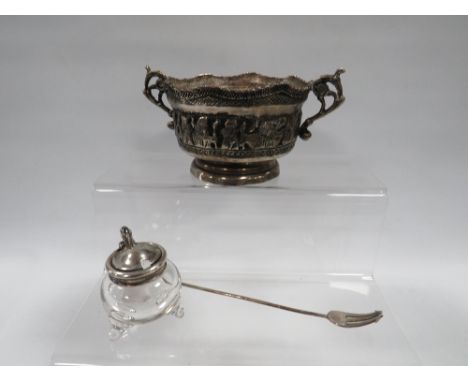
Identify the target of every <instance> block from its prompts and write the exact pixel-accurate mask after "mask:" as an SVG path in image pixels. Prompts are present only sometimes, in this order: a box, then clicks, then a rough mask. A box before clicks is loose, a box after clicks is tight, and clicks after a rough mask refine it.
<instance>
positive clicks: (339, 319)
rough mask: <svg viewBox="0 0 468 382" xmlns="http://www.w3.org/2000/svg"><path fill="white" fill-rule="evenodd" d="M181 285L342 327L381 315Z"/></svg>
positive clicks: (365, 321)
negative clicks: (300, 305)
mask: <svg viewBox="0 0 468 382" xmlns="http://www.w3.org/2000/svg"><path fill="white" fill-rule="evenodd" d="M182 285H183V286H184V287H186V288H192V289H197V290H201V291H203V292H209V293H214V294H218V295H221V296H225V297H231V298H236V299H238V300H244V301H249V302H253V303H255V304H260V305H266V306H270V307H272V308H276V309H281V310H287V311H288V312H293V313H298V314H305V315H307V316H314V317H319V318H325V319H327V320H328V321H330V322H331V323H332V324H335V325H337V326H340V327H342V328H358V327H360V326H365V325H369V324H372V323H374V322H378V321H379V320H380V319H381V318H382V317H383V314H382V312H381V311H380V310H376V311H374V312H372V313H362V314H357V313H348V312H341V311H338V310H331V311H330V312H328V313H327V314H324V313H317V312H312V311H310V310H303V309H298V308H293V307H290V306H286V305H281V304H276V303H274V302H269V301H265V300H260V299H258V298H253V297H247V296H243V295H240V294H236V293H230V292H224V291H221V290H217V289H212V288H207V287H203V286H199V285H194V284H189V283H186V282H182Z"/></svg>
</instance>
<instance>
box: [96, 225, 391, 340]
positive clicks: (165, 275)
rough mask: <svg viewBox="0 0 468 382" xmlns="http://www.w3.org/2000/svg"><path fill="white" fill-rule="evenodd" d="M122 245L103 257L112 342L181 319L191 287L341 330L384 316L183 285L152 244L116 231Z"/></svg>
mask: <svg viewBox="0 0 468 382" xmlns="http://www.w3.org/2000/svg"><path fill="white" fill-rule="evenodd" d="M120 234H121V236H122V241H121V242H120V244H119V248H118V249H117V250H115V251H114V252H112V254H111V255H110V256H109V257H108V258H107V261H106V267H105V273H104V277H103V280H102V283H101V300H102V302H103V305H104V308H105V310H106V312H107V314H108V317H109V320H110V322H111V325H112V327H113V329H112V330H111V332H110V333H109V334H110V337H111V338H114V339H116V338H119V337H120V336H122V335H123V334H124V333H125V332H126V330H127V329H129V328H130V327H131V326H132V325H135V324H142V323H145V322H150V321H153V320H156V319H158V318H160V317H162V316H165V315H169V314H172V315H174V316H176V317H182V316H183V315H184V312H183V308H182V307H181V306H180V294H181V293H180V292H181V288H182V286H183V287H186V288H192V289H197V290H199V291H203V292H208V293H214V294H217V295H221V296H224V297H230V298H235V299H238V300H243V301H248V302H252V303H256V304H260V305H266V306H269V307H272V308H276V309H281V310H286V311H289V312H293V313H298V314H303V315H307V316H313V317H318V318H325V319H327V320H328V321H329V322H331V323H332V324H335V325H337V326H340V327H343V328H356V327H360V326H365V325H368V324H371V323H375V322H378V321H379V320H380V319H381V318H382V317H383V314H382V312H381V311H379V310H377V311H374V312H372V313H364V314H356V313H348V312H342V311H338V310H331V311H329V312H328V313H326V314H325V313H317V312H313V311H310V310H304V309H299V308H293V307H290V306H286V305H281V304H276V303H273V302H269V301H265V300H260V299H258V298H254V297H248V296H244V295H240V294H236V293H231V292H225V291H221V290H217V289H212V288H208V287H204V286H199V285H194V284H190V283H187V282H183V281H182V279H181V276H180V273H179V270H178V269H177V267H176V265H175V264H174V263H173V262H171V261H170V260H169V259H168V258H167V254H166V250H165V249H164V248H163V247H162V246H161V245H159V244H156V243H152V242H139V243H137V242H135V241H134V240H133V237H132V232H131V231H130V229H129V228H127V227H125V226H124V227H122V228H121V229H120Z"/></svg>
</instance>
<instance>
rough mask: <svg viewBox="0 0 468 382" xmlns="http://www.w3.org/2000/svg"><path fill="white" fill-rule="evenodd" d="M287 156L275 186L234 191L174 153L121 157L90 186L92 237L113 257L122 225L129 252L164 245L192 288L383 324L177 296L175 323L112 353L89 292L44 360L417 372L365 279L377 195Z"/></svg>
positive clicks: (378, 219)
mask: <svg viewBox="0 0 468 382" xmlns="http://www.w3.org/2000/svg"><path fill="white" fill-rule="evenodd" d="M178 154H180V153H178ZM292 157H293V156H291V158H282V159H281V161H280V166H281V174H280V176H279V177H278V178H276V179H274V180H272V181H269V182H267V183H263V184H258V185H250V186H243V187H223V186H215V185H208V184H205V183H202V182H200V181H198V180H197V179H195V178H193V177H192V176H191V175H190V173H189V170H188V169H189V165H190V158H188V157H184V155H182V154H180V155H152V156H145V157H140V158H134V159H127V160H126V161H125V163H120V164H118V165H116V166H115V167H113V168H112V169H110V170H109V171H108V172H107V173H106V174H104V175H103V176H102V177H100V178H99V179H98V180H97V181H96V183H95V198H94V202H95V210H96V217H97V227H98V231H99V236H100V237H102V240H103V242H106V241H107V242H112V240H113V241H114V242H115V246H117V244H118V240H119V237H118V230H119V228H120V226H121V225H128V226H129V227H130V228H132V230H133V232H134V236H135V239H136V240H137V241H154V242H157V243H159V244H161V245H163V246H164V247H165V248H166V249H167V252H168V256H169V258H170V259H171V260H172V261H173V262H174V263H175V264H176V265H177V266H178V268H179V270H180V272H181V274H182V278H183V279H184V280H185V281H187V282H193V283H197V284H200V285H205V286H208V287H213V288H218V289H223V290H227V291H231V292H236V293H241V294H246V295H249V296H254V297H258V298H263V299H267V300H271V301H273V302H277V303H282V304H285V305H292V306H296V307H300V308H303V309H310V310H315V311H319V312H325V313H326V312H327V311H329V310H333V309H335V310H345V311H351V312H370V311H373V310H376V309H380V310H383V311H384V318H383V319H382V320H381V321H380V322H379V323H378V324H375V325H371V326H368V327H363V328H359V329H342V328H338V327H335V326H333V325H332V324H330V323H329V322H327V321H325V320H323V319H317V318H313V317H307V316H300V315H297V314H293V313H289V312H284V311H279V310H277V309H272V308H269V307H264V306H258V305H255V304H252V303H248V302H244V301H236V300H233V299H229V298H226V297H221V296H216V295H210V294H207V293H204V292H200V291H196V290H190V289H187V288H182V306H183V307H184V309H185V316H184V317H183V318H181V319H178V318H175V317H173V316H167V317H163V318H162V319H159V320H157V321H155V322H152V323H150V324H145V325H142V326H139V327H136V328H134V329H132V331H131V332H130V334H129V335H128V336H127V337H125V338H123V339H120V340H118V341H114V342H112V341H110V340H109V339H108V336H107V332H108V329H109V323H108V320H107V317H106V316H105V314H104V310H103V309H102V306H101V302H100V299H99V291H98V288H99V287H96V289H95V291H94V292H93V293H92V294H91V295H90V297H89V298H88V300H87V301H86V303H85V304H84V306H83V308H82V309H81V311H80V312H79V314H78V316H77V317H76V319H75V321H74V323H73V324H72V325H71V327H70V329H69V330H68V332H67V333H66V335H65V337H64V339H63V341H62V342H61V343H60V344H59V346H58V348H57V351H56V353H55V355H54V359H53V362H54V363H55V364H155V365H166V364H167V365H168V364H174V365H199V364H201V365H214V364H234V365H242V364H248V365H251V364H258V365H264V364H265V365H266V364H271V365H296V364H299V365H309V364H415V363H419V361H418V359H417V356H416V355H415V353H414V352H413V351H412V350H411V348H410V347H409V345H408V342H407V340H406V339H405V337H404V335H403V334H402V333H401V331H400V330H399V328H398V325H397V324H396V322H395V320H394V319H393V317H392V315H391V313H390V311H389V309H388V307H387V306H385V303H384V301H383V299H382V296H381V295H380V293H379V291H378V288H377V285H376V283H375V280H374V279H373V276H372V273H373V264H374V258H375V255H376V249H377V244H378V237H379V231H380V226H381V223H382V220H383V218H384V215H385V209H386V203H387V193H386V189H385V187H384V186H383V185H382V184H381V183H380V182H379V181H378V180H376V179H375V178H374V177H373V176H371V175H370V174H368V173H366V172H365V171H363V170H362V169H360V168H359V167H356V166H354V165H352V164H351V163H350V162H349V161H348V160H346V159H345V158H339V157H323V156H321V157H314V156H303V157H298V156H295V157H294V158H292ZM112 250H113V249H112V248H109V251H108V253H110V252H111V251H112ZM108 253H106V254H103V259H102V264H104V261H105V258H106V255H107V254H108Z"/></svg>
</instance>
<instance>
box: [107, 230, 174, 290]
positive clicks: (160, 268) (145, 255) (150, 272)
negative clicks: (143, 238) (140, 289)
mask: <svg viewBox="0 0 468 382" xmlns="http://www.w3.org/2000/svg"><path fill="white" fill-rule="evenodd" d="M120 235H121V236H122V241H121V242H120V244H119V248H118V249H117V250H116V251H114V252H113V253H112V254H111V255H110V256H109V257H108V258H107V261H106V271H107V273H108V275H109V277H110V279H111V280H112V281H113V282H115V283H117V284H125V285H138V284H142V283H144V282H146V281H149V280H150V279H152V278H153V277H155V276H158V275H160V274H162V273H163V272H164V270H165V269H166V264H167V263H166V257H167V255H166V250H165V249H164V248H163V247H162V246H160V245H159V244H156V243H151V242H141V243H137V242H135V241H134V240H133V236H132V231H131V230H130V229H129V228H128V227H125V226H124V227H122V228H121V229H120Z"/></svg>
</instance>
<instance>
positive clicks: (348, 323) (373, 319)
mask: <svg viewBox="0 0 468 382" xmlns="http://www.w3.org/2000/svg"><path fill="white" fill-rule="evenodd" d="M382 317H383V315H382V313H381V312H376V314H374V315H373V316H372V317H368V318H365V319H360V320H358V319H353V320H348V319H347V320H346V322H345V323H344V325H343V327H344V328H357V327H360V326H365V325H369V324H372V323H375V322H378V321H379V320H380V319H381V318H382Z"/></svg>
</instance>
